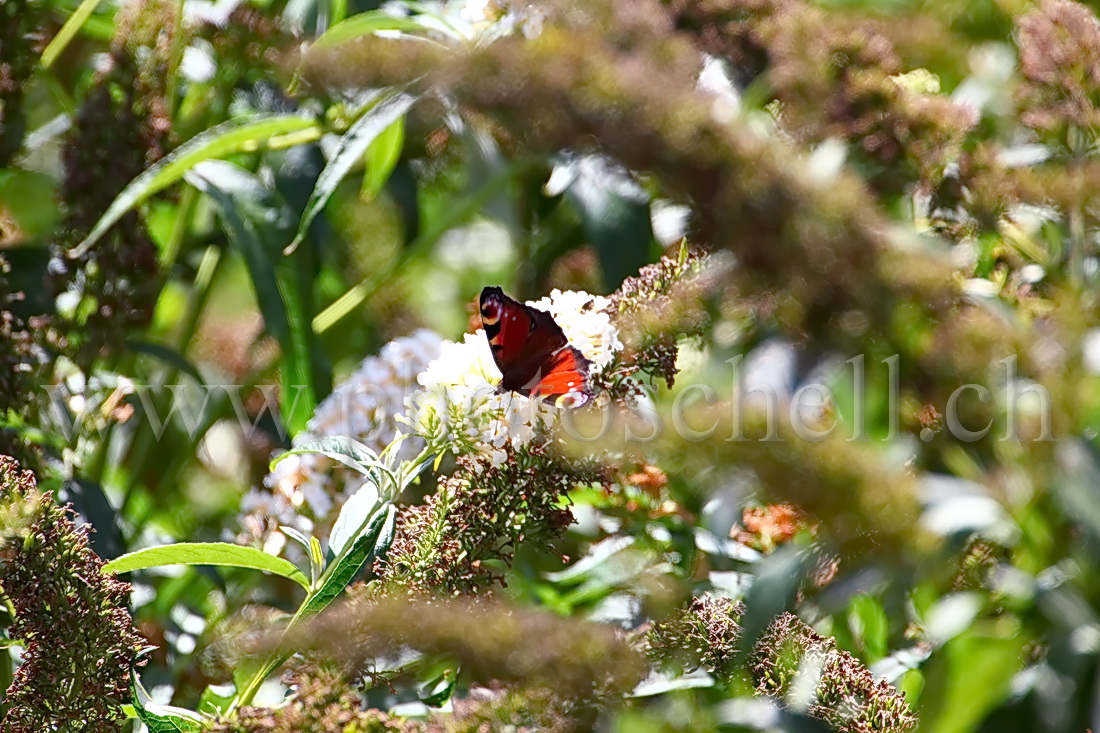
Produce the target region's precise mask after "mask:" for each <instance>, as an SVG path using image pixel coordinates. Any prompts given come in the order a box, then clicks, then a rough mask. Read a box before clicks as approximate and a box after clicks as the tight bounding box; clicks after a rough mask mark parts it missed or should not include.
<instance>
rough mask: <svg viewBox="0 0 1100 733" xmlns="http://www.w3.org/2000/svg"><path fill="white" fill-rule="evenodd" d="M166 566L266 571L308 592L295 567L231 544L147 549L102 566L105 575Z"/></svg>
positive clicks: (300, 574)
mask: <svg viewBox="0 0 1100 733" xmlns="http://www.w3.org/2000/svg"><path fill="white" fill-rule="evenodd" d="M164 565H221V566H226V567H237V568H249V569H252V570H263V571H264V572H268V573H273V574H275V575H281V576H282V577H284V578H288V579H289V580H293V581H294V582H295V583H297V584H298V585H300V586H302V587H303V588H306V589H308V588H309V580H308V579H307V578H306V576H305V574H304V573H303V572H302V571H301V570H299V569H298V568H297V567H295V566H294V564H293V563H291V562H289V561H287V560H284V559H283V558H281V557H275V556H274V555H269V554H267V553H266V552H264V551H263V550H259V549H256V548H255V547H245V546H243V545H233V544H230V543H228V542H179V543H176V544H174V545H161V546H160V547H147V548H145V549H143V550H136V551H134V552H131V553H128V554H126V555H123V556H121V557H117V558H115V559H114V560H112V561H111V562H109V563H107V564H106V565H104V566H103V572H105V573H129V572H132V571H134V570H144V569H146V568H155V567H162V566H164Z"/></svg>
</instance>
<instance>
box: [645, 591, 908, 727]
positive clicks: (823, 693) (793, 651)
mask: <svg viewBox="0 0 1100 733" xmlns="http://www.w3.org/2000/svg"><path fill="white" fill-rule="evenodd" d="M743 613H744V605H743V604H741V603H740V602H738V601H733V600H732V599H729V598H722V597H716V596H711V595H710V594H704V595H703V596H700V597H698V598H694V599H692V602H691V605H690V606H689V607H688V608H687V609H685V610H684V611H682V612H681V613H680V614H679V615H677V616H675V617H673V618H671V619H669V620H667V621H663V622H660V623H657V624H655V625H654V626H653V627H652V628H651V629H650V630H649V632H648V633H647V635H646V646H647V650H646V653H647V654H648V655H649V657H650V658H651V659H652V660H654V661H656V662H660V663H665V662H667V661H668V660H669V659H670V658H671V659H675V660H678V661H679V662H680V663H681V664H683V665H686V666H688V667H689V668H690V667H695V666H703V667H704V668H706V669H707V670H708V671H709V672H711V673H712V674H715V675H716V676H717V677H719V679H722V680H724V681H726V682H730V681H732V680H733V679H735V677H736V676H737V675H738V674H740V673H741V672H742V669H744V670H745V671H747V672H748V673H749V675H750V677H751V678H752V682H753V685H754V686H755V687H756V690H757V692H759V693H761V694H765V695H769V696H771V697H775V698H777V699H779V700H786V699H788V693H789V691H790V689H791V686H792V684H793V683H794V681H795V678H796V677H797V676H798V675H799V673H800V671H801V670H803V669H807V668H808V667H807V666H806V665H807V663H808V662H809V663H813V664H819V665H820V671H819V678H818V682H817V684H816V685H815V686H814V692H813V698H812V700H811V701H810V703H809V707H808V712H809V714H810V715H812V716H813V717H815V718H818V719H819V720H823V721H825V722H826V723H828V724H829V725H830V726H832V727H833V728H834V729H835V730H838V731H845V733H865V732H866V731H892V732H897V733H900V732H902V731H910V730H914V729H915V728H916V725H917V719H916V716H914V715H913V711H912V710H911V709H910V708H909V706H908V705H907V704H906V702H905V695H904V694H902V693H899V692H898V691H897V690H895V689H894V688H893V687H892V686H890V685H889V684H887V683H886V682H885V681H884V680H880V679H875V677H874V676H873V675H872V674H871V673H870V672H869V671H868V670H867V668H866V667H864V666H863V665H862V664H860V662H859V661H858V660H856V659H855V658H853V657H852V655H850V654H848V653H847V652H842V651H838V650H837V648H836V642H835V641H833V640H832V639H829V638H826V637H823V636H821V635H820V634H817V633H816V632H814V630H813V629H811V628H810V627H809V626H807V625H806V624H804V623H803V622H802V621H800V620H799V619H798V618H797V617H796V616H794V615H792V614H790V613H784V614H782V615H780V616H778V617H777V618H776V619H775V620H774V621H772V623H771V624H770V625H769V626H768V628H767V630H766V631H765V632H764V633H763V634H762V635H761V637H760V639H759V640H758V641H757V642H756V644H755V646H754V647H753V649H752V650H751V652H749V654H748V655H747V662H746V664H745V667H744V668H742V667H740V666H738V665H737V664H735V660H736V659H737V656H736V655H737V653H738V643H739V640H740V636H741V624H740V620H741V614H743Z"/></svg>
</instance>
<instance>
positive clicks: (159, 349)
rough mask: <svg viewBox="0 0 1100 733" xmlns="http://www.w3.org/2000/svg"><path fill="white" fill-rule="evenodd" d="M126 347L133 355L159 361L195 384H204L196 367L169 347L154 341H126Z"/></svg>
mask: <svg viewBox="0 0 1100 733" xmlns="http://www.w3.org/2000/svg"><path fill="white" fill-rule="evenodd" d="M126 347H127V348H128V349H129V350H130V351H132V352H134V353H135V354H146V355H147V356H152V357H155V358H157V359H160V360H161V361H163V362H164V363H165V364H167V365H168V366H170V367H172V368H173V369H175V370H176V371H178V372H181V373H183V374H186V375H187V376H189V377H191V379H193V380H195V384H199V385H201V384H203V383H204V380H203V378H202V374H200V373H199V370H198V367H196V366H195V365H194V364H192V363H191V362H190V361H189V360H188V359H187V357H185V356H184V355H183V354H181V353H180V352H178V351H176V350H175V349H173V348H172V347H171V346H167V345H165V344H158V343H156V342H154V341H127V342H126Z"/></svg>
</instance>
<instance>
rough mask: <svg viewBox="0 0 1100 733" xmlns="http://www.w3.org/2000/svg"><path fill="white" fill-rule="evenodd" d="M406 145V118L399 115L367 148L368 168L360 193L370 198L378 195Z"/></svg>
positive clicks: (364, 174)
mask: <svg viewBox="0 0 1100 733" xmlns="http://www.w3.org/2000/svg"><path fill="white" fill-rule="evenodd" d="M404 145H405V118H404V117H399V118H398V119H397V120H395V121H394V122H393V123H392V124H391V125H390V126H389V127H387V128H386V129H385V130H383V131H382V132H381V133H380V134H379V135H378V137H376V138H375V139H374V142H372V143H371V144H370V147H369V148H367V164H366V166H367V169H366V171H365V172H364V173H363V186H362V188H361V189H360V190H359V195H360V196H362V197H363V198H365V199H367V200H370V199H373V198H374V197H375V196H377V195H378V194H379V193H380V192H381V191H382V189H383V188H384V187H385V185H386V181H388V180H389V179H390V175H391V174H392V173H393V169H394V168H395V167H396V166H397V161H398V160H400V159H401V149H402V148H403V147H404Z"/></svg>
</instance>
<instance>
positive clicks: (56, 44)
mask: <svg viewBox="0 0 1100 733" xmlns="http://www.w3.org/2000/svg"><path fill="white" fill-rule="evenodd" d="M99 2H100V0H83V2H81V3H80V5H79V6H78V7H77V9H76V12H74V13H73V14H72V15H70V16H69V19H68V20H66V21H65V25H63V26H61V30H59V31H58V32H57V35H56V36H54V37H53V40H51V41H50V43H49V45H48V46H46V50H45V51H43V52H42V58H41V60H40V61H39V65H40V66H41V67H42V68H43V69H48V68H50V66H52V65H53V62H54V61H56V60H57V57H58V56H60V55H61V52H62V51H64V50H65V48H66V47H67V46H68V45H69V43H70V42H71V41H72V40H73V38H75V37H76V34H77V33H79V32H80V29H81V28H82V27H83V26H84V24H85V23H86V22H87V21H88V18H90V17H91V15H92V13H94V12H95V9H96V8H97V7H98V6H99Z"/></svg>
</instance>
